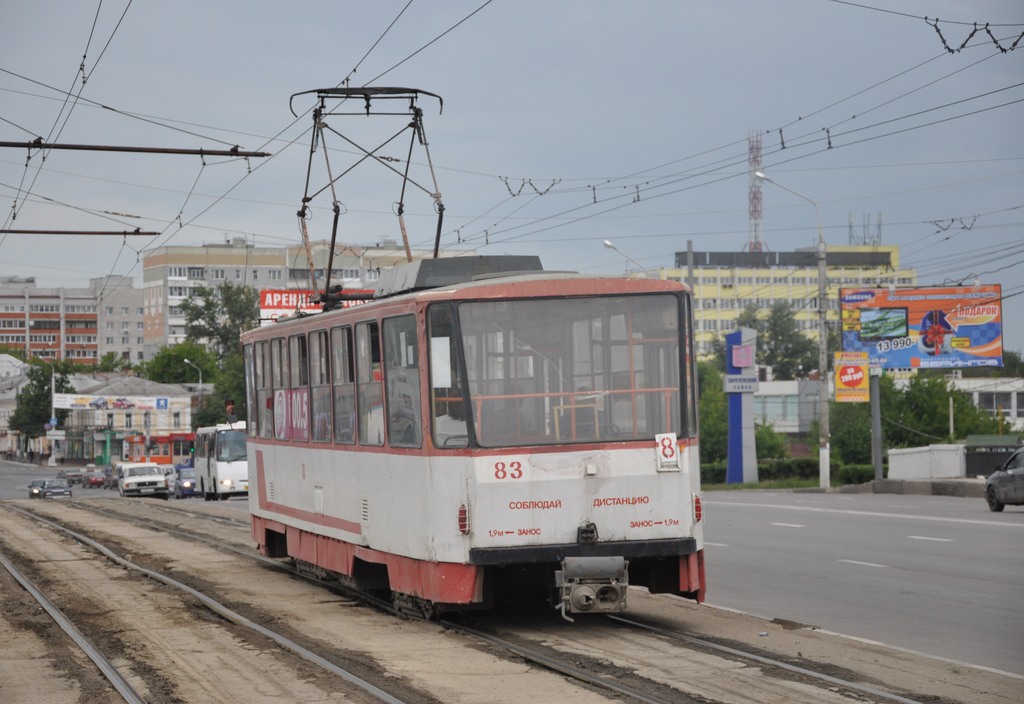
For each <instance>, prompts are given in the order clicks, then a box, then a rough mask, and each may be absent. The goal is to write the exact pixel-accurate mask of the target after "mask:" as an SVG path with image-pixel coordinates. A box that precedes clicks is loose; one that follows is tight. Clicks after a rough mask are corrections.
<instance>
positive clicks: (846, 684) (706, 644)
mask: <svg viewBox="0 0 1024 704" xmlns="http://www.w3.org/2000/svg"><path fill="white" fill-rule="evenodd" d="M605 618H607V619H608V620H610V621H615V622H617V623H621V624H623V625H626V626H630V627H632V628H639V629H642V630H646V631H650V632H651V633H657V634H658V635H662V636H665V637H667V638H672V639H674V640H681V641H683V642H685V643H690V644H691V645H697V646H700V647H702V648H710V649H712V650H717V651H719V652H721V653H726V654H727V655H734V656H736V657H741V658H744V659H746V660H753V661H754V662H758V663H760V664H762V665H768V666H770V667H777V668H779V669H782V670H786V671H788V672H792V673H795V674H798V675H803V676H804V677H810V678H812V679H816V680H821V681H823V682H828V683H829V684H833V685H836V686H839V687H843V688H845V689H852V690H855V691H858V692H862V693H864V694H869V695H871V696H873V697H880V698H882V699H885V700H887V701H892V702H898V703H899V704H922V703H921V702H919V701H917V700H916V699H908V698H906V697H903V696H900V695H898V694H893V693H892V692H886V691H883V690H881V689H875V688H874V687H868V686H866V685H862V684H857V683H856V682H851V681H849V680H844V679H840V678H838V677H833V676H831V675H825V674H822V673H820V672H815V671H814V670H810V669H807V668H806V667H800V666H798V665H792V664H790V663H788V662H784V661H782V660H773V659H772V658H768V657H765V656H763V655H756V654H754V653H749V652H747V651H744V650H739V649H738V648H730V647H729V646H727V645H720V644H718V643H715V642H713V641H709V640H704V639H703V638H697V637H696V636H688V635H686V634H684V633H676V632H674V631H669V630H666V629H664V628H660V627H658V626H651V625H648V624H646V623H642V622H640V621H634V620H632V619H629V618H625V617H623V616H614V615H611V614H609V615H607V616H605Z"/></svg>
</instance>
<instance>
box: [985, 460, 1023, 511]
mask: <svg viewBox="0 0 1024 704" xmlns="http://www.w3.org/2000/svg"><path fill="white" fill-rule="evenodd" d="M985 500H986V501H988V508H989V510H990V511H1002V510H1003V507H1004V506H1006V505H1007V504H1010V505H1011V506H1021V505H1024V448H1021V449H1020V450H1017V451H1016V452H1014V453H1013V454H1012V455H1010V457H1009V459H1007V460H1006V462H1004V463H1003V466H1002V467H1000V468H999V469H997V470H996V471H994V472H992V474H990V475H989V477H988V479H986V480H985Z"/></svg>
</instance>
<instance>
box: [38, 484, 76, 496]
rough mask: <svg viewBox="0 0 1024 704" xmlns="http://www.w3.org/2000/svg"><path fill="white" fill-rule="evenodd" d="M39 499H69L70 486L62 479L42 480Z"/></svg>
mask: <svg viewBox="0 0 1024 704" xmlns="http://www.w3.org/2000/svg"><path fill="white" fill-rule="evenodd" d="M39 498H40V499H70V498H71V485H70V484H68V483H67V482H66V481H64V480H63V479H44V480H43V485H42V486H41V487H39Z"/></svg>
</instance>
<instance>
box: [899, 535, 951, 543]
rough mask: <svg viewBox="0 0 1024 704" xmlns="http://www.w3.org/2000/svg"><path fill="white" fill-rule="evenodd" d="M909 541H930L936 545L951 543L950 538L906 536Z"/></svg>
mask: <svg viewBox="0 0 1024 704" xmlns="http://www.w3.org/2000/svg"><path fill="white" fill-rule="evenodd" d="M907 537H908V538H910V539H911V540H932V541H934V542H936V543H952V542H953V539H952V538H929V537H928V536H927V535H908V536H907Z"/></svg>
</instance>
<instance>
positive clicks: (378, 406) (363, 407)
mask: <svg viewBox="0 0 1024 704" xmlns="http://www.w3.org/2000/svg"><path fill="white" fill-rule="evenodd" d="M356 374H357V379H358V384H357V386H358V389H359V391H358V393H359V442H360V444H362V445H383V444H384V398H383V394H382V393H381V370H380V329H379V327H378V325H377V322H376V321H371V322H366V323H359V324H358V325H356Z"/></svg>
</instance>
